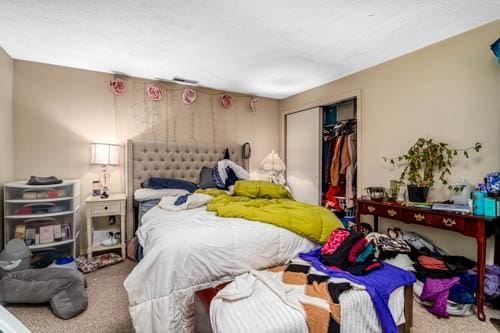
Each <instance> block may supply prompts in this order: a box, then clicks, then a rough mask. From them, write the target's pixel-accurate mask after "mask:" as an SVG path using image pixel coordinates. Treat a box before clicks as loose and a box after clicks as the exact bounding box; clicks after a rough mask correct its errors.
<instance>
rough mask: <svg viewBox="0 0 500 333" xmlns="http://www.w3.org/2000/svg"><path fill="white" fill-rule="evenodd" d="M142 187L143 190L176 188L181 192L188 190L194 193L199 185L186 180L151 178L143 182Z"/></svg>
mask: <svg viewBox="0 0 500 333" xmlns="http://www.w3.org/2000/svg"><path fill="white" fill-rule="evenodd" d="M141 186H142V187H143V188H152V189H155V190H158V189H162V188H175V189H179V190H186V191H188V192H190V193H193V192H194V191H196V189H197V188H198V185H196V184H195V183H192V182H190V181H187V180H184V179H175V178H161V177H151V178H149V179H147V180H145V181H143V182H142V184H141Z"/></svg>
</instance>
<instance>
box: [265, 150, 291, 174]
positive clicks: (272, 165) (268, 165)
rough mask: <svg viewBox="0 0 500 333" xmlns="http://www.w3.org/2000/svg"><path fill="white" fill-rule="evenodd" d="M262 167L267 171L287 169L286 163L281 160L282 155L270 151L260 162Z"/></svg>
mask: <svg viewBox="0 0 500 333" xmlns="http://www.w3.org/2000/svg"><path fill="white" fill-rule="evenodd" d="M260 168H261V169H264V170H266V171H278V172H280V171H285V169H286V167H285V163H283V161H282V160H281V158H280V156H279V155H278V154H277V153H275V152H274V150H273V151H272V152H270V153H269V154H267V156H266V157H265V158H264V159H263V160H262V162H260Z"/></svg>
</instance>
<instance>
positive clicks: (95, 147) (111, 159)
mask: <svg viewBox="0 0 500 333" xmlns="http://www.w3.org/2000/svg"><path fill="white" fill-rule="evenodd" d="M119 154H120V145H113V144H109V143H92V144H91V145H90V164H99V165H118V161H119Z"/></svg>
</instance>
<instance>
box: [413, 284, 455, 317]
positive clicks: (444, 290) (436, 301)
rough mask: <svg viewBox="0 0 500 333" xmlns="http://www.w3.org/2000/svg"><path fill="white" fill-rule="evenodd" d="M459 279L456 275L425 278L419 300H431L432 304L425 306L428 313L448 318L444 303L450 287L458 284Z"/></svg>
mask: <svg viewBox="0 0 500 333" xmlns="http://www.w3.org/2000/svg"><path fill="white" fill-rule="evenodd" d="M459 281H460V279H459V278H458V277H456V276H454V277H452V278H450V279H432V278H427V279H425V283H424V288H423V290H422V294H421V295H420V300H422V301H431V302H433V304H432V306H429V307H427V310H428V311H429V312H430V313H433V314H435V315H436V316H438V317H440V318H448V311H446V304H447V302H448V295H449V293H450V288H451V287H453V286H454V285H456V284H458V282H459Z"/></svg>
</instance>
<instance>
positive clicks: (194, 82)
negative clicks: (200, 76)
mask: <svg viewBox="0 0 500 333" xmlns="http://www.w3.org/2000/svg"><path fill="white" fill-rule="evenodd" d="M172 81H174V82H177V83H180V84H190V85H193V86H194V85H196V84H198V81H196V80H189V79H184V78H182V77H178V76H174V78H173V79H172Z"/></svg>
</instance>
